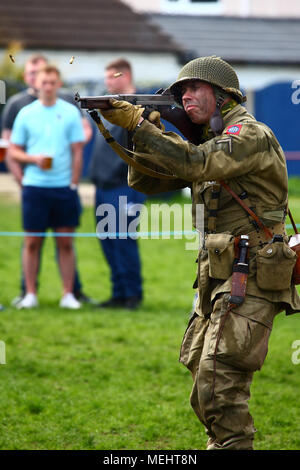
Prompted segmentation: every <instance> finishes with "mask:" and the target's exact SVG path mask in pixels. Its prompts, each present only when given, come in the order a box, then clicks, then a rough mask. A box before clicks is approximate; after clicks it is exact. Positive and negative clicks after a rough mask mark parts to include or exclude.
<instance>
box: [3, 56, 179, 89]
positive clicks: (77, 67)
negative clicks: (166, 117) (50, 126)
mask: <svg viewBox="0 0 300 470" xmlns="http://www.w3.org/2000/svg"><path fill="white" fill-rule="evenodd" d="M35 52H41V53H43V54H45V56H46V57H48V59H49V61H50V62H51V63H53V64H55V65H56V66H57V67H58V68H59V69H60V71H61V73H62V76H63V79H64V80H65V81H67V82H74V83H75V82H85V81H91V82H93V81H97V82H99V83H100V84H101V81H102V80H103V77H104V69H105V66H106V64H107V63H108V62H110V61H111V60H113V59H116V58H118V57H124V58H126V59H127V60H129V61H130V62H131V64H132V67H133V74H134V78H135V81H136V82H137V83H139V84H140V85H141V86H147V85H149V84H150V85H151V84H153V83H159V82H166V83H170V82H172V81H173V80H174V77H176V76H177V74H178V70H179V69H180V65H179V64H178V62H177V58H176V56H175V55H174V54H167V53H161V54H159V53H147V54H145V53H135V52H123V51H120V52H85V51H84V52H83V51H74V50H72V51H71V50H70V51H68V50H65V51H54V50H39V51H36V50H35V51H32V50H26V51H22V52H20V53H19V54H18V55H17V56H16V57H15V60H16V63H17V64H18V66H23V65H24V63H25V61H26V59H27V58H28V57H30V56H31V55H32V54H33V53H35ZM5 53H6V52H5V51H4V50H3V49H2V50H1V49H0V61H1V60H2V57H3V55H4V54H5ZM72 56H74V57H75V58H74V60H73V63H72V64H70V59H71V57H72ZM0 79H2V80H4V81H5V77H0Z"/></svg>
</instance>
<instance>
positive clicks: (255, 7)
mask: <svg viewBox="0 0 300 470" xmlns="http://www.w3.org/2000/svg"><path fill="white" fill-rule="evenodd" d="M223 3H224V14H225V15H228V16H250V17H251V16H252V17H264V18H300V2H299V0H285V1H284V2H283V1H282V0H263V1H261V0H223Z"/></svg>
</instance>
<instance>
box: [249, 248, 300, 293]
mask: <svg viewBox="0 0 300 470" xmlns="http://www.w3.org/2000/svg"><path fill="white" fill-rule="evenodd" d="M296 259H297V255H296V253H295V252H294V251H293V250H292V249H291V248H290V247H289V246H288V245H287V243H285V242H275V243H268V244H267V245H266V246H264V248H262V249H261V250H258V252H257V254H256V266H257V272H256V281H257V285H258V287H259V288H260V289H263V290H274V291H280V290H285V289H289V287H290V286H291V283H292V274H293V269H294V266H295V263H296Z"/></svg>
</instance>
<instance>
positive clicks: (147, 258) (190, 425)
mask: <svg viewBox="0 0 300 470" xmlns="http://www.w3.org/2000/svg"><path fill="white" fill-rule="evenodd" d="M176 202H178V200H177V199H176ZM185 202H186V201H185ZM291 209H292V212H293V213H294V216H295V218H296V220H297V221H300V200H299V199H296V198H292V199H291ZM0 211H1V212H0V230H3V231H5V230H7V231H8V230H10V231H17V230H21V223H20V208H19V207H18V206H17V205H15V204H12V203H9V202H4V200H3V199H2V200H1V199H0ZM80 231H82V232H93V231H94V218H93V211H92V209H91V208H85V210H84V213H83V217H82V225H81V227H80ZM0 240H1V242H0V278H1V296H0V301H1V303H2V304H4V305H5V307H6V308H5V310H4V311H2V312H0V315H1V317H0V318H1V324H0V325H1V326H0V340H2V341H4V342H5V344H6V361H7V364H6V365H1V366H0V374H1V380H0V388H1V391H0V396H1V407H0V422H1V424H2V432H1V434H0V449H114V450H115V449H146V450H147V449H204V448H205V442H206V435H205V433H204V430H203V427H202V425H201V424H200V423H199V422H198V420H197V418H196V416H195V415H194V413H193V411H192V409H191V407H190V404H189V394H190V391H191V387H192V379H191V376H190V374H189V372H188V371H187V370H186V369H185V368H184V367H183V366H182V365H181V364H179V362H178V356H179V348H180V343H181V339H182V336H183V333H184V330H185V328H186V324H187V320H188V316H189V312H190V308H191V303H192V299H193V294H194V291H193V290H192V287H191V286H192V283H193V281H194V277H195V270H196V266H195V262H194V261H195V252H193V251H186V250H185V242H186V241H185V240H174V239H171V240H145V239H144V240H140V249H141V257H142V263H143V277H144V287H145V301H144V304H143V306H142V308H140V309H139V310H137V311H135V312H129V311H124V310H123V311H121V310H107V311H97V310H95V309H94V308H92V307H86V306H85V307H84V308H82V310H80V311H75V312H72V311H64V310H62V309H60V308H59V307H58V302H59V299H60V295H61V285H60V280H59V277H58V271H57V266H56V264H55V261H54V247H53V240H52V239H46V241H45V247H44V252H43V264H42V272H41V276H40V289H39V300H40V308H39V309H36V310H30V311H18V310H16V309H14V308H13V307H10V302H11V299H12V298H13V297H14V296H15V295H16V294H17V293H18V291H19V277H20V247H21V243H22V240H21V239H20V238H16V237H11V238H0ZM76 250H77V254H78V263H79V270H80V274H81V277H82V281H83V285H84V290H85V291H86V292H87V293H88V294H89V295H91V296H92V297H94V298H96V299H98V300H103V299H106V298H108V297H109V295H110V281H109V271H108V267H107V265H106V263H105V261H104V259H103V256H102V252H101V250H100V248H99V246H98V241H97V240H96V239H93V238H89V239H86V238H78V239H77V240H76ZM299 321H300V317H299V316H298V315H293V316H291V317H285V316H284V314H280V315H279V316H278V317H277V318H276V321H275V326H274V330H273V333H272V335H271V340H270V346H269V354H268V357H267V360H266V363H265V365H264V367H263V369H262V371H261V372H258V373H257V374H256V375H255V379H254V382H253V386H252V398H251V400H250V408H251V413H252V414H253V416H254V419H255V426H256V428H257V429H258V432H257V434H256V441H255V448H256V449H300V432H299V422H300V410H299V388H300V378H299V377H300V375H299V372H300V364H299V365H295V364H292V362H291V356H292V353H293V350H292V348H291V345H292V343H293V341H295V340H297V339H300V328H299Z"/></svg>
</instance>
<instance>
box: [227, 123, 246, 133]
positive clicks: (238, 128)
mask: <svg viewBox="0 0 300 470" xmlns="http://www.w3.org/2000/svg"><path fill="white" fill-rule="evenodd" d="M241 129H242V124H234V125H233V126H229V127H227V129H226V134H233V135H239V133H240V132H241Z"/></svg>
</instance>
